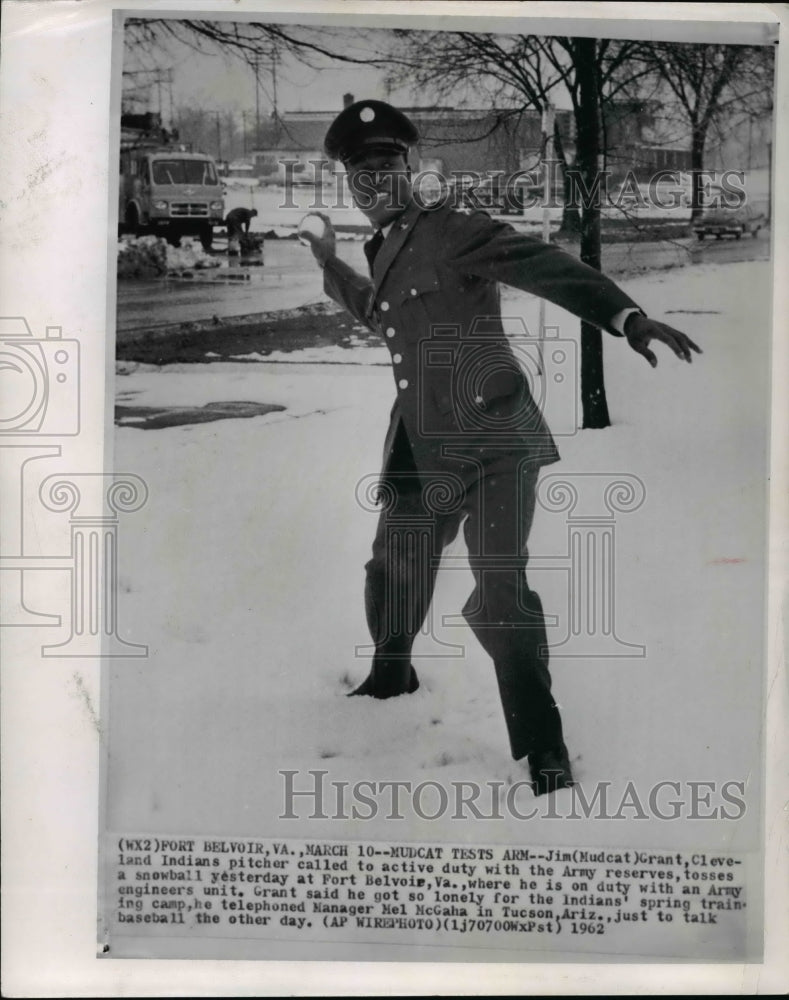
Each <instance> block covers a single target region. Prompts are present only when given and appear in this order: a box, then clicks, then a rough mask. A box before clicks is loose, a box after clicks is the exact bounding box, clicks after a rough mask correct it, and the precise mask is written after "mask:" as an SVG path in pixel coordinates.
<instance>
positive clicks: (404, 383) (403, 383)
mask: <svg viewBox="0 0 789 1000" xmlns="http://www.w3.org/2000/svg"><path fill="white" fill-rule="evenodd" d="M397 384H398V385H399V386H400V388H401V389H407V388H408V379H407V378H401V379H400V381H399V382H398V383H397Z"/></svg>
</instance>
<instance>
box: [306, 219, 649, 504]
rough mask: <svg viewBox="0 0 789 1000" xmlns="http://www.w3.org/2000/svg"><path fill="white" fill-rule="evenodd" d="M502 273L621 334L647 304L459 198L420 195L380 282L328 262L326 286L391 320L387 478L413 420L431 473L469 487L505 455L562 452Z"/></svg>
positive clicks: (392, 240) (389, 250)
mask: <svg viewBox="0 0 789 1000" xmlns="http://www.w3.org/2000/svg"><path fill="white" fill-rule="evenodd" d="M500 282H501V283H504V284H507V285H512V286H513V287H515V288H519V289H522V290H523V291H526V292H531V293H532V294H534V295H538V296H542V297H543V298H545V299H548V300H549V301H551V302H554V303H556V304H557V305H559V306H561V307H562V308H564V309H567V310H568V311H569V312H572V313H574V314H575V315H577V316H580V317H581V318H582V319H585V320H587V321H589V322H591V323H594V324H596V325H598V326H600V327H603V328H604V329H608V330H609V332H611V333H614V334H615V335H617V336H619V335H620V334H618V333H617V331H615V330H613V329H612V328H611V327H610V321H611V319H612V318H613V317H614V316H615V315H616V314H617V313H619V312H621V310H623V309H627V308H636V309H637V308H638V306H637V305H636V303H634V302H633V301H632V299H630V298H629V297H628V296H627V295H625V293H624V292H622V291H621V289H619V288H618V287H617V286H616V285H615V284H614V283H613V282H612V281H611V280H610V279H608V278H606V277H605V276H604V275H602V274H601V273H600V272H599V271H596V270H595V269H593V268H591V267H588V266H587V265H585V264H582V263H581V262H579V261H578V260H576V259H575V258H573V257H571V256H570V255H569V254H567V253H565V252H564V251H562V250H560V249H559V248H558V247H556V246H554V245H552V244H548V243H545V242H544V241H542V240H539V239H536V238H534V237H531V236H526V235H522V234H520V233H518V232H517V231H516V230H515V229H514V228H513V227H512V226H510V225H509V224H507V223H503V222H497V221H495V220H493V219H492V218H491V217H490V216H489V215H488V214H487V213H485V212H474V213H471V214H467V213H464V212H461V211H456V210H454V209H451V208H449V207H447V206H442V207H438V208H423V207H420V206H419V205H418V204H417V203H416V202H412V203H411V204H410V206H409V207H408V208H407V209H406V211H405V212H404V213H403V215H401V216H400V217H399V218H398V219H396V220H395V222H394V223H393V225H392V228H391V229H390V231H389V233H388V235H387V237H386V239H385V241H384V243H383V245H382V246H381V249H380V250H379V251H378V254H377V256H376V257H375V260H374V263H373V275H372V280H371V279H370V278H368V277H366V276H363V275H360V274H359V273H358V272H356V271H355V270H354V269H353V268H351V267H350V266H349V265H348V264H346V263H345V262H343V261H341V260H339V259H338V258H336V257H333V258H331V259H330V260H329V261H327V263H326V265H325V268H324V289H325V291H326V293H327V294H328V295H329V296H330V297H331V298H332V299H334V300H335V301H336V302H337V303H338V304H340V305H342V306H343V307H344V308H346V309H347V310H348V311H349V312H350V313H351V314H352V315H353V316H354V317H355V318H356V319H357V320H358V321H360V322H362V323H364V324H365V325H367V326H368V327H369V328H370V329H376V330H379V331H380V332H381V334H382V336H383V338H384V342H385V343H386V346H387V347H388V348H389V351H390V354H391V358H392V371H393V375H394V380H395V386H396V389H397V399H396V402H395V405H394V408H393V410H392V416H391V422H390V426H389V432H388V434H387V439H386V443H385V447H384V465H383V478H384V479H385V478H386V476H387V474H388V473H392V472H395V471H398V470H397V469H394V468H393V467H392V462H393V459H392V456H393V453H394V445H395V441H396V439H397V437H398V432H399V431H400V430H401V422H402V429H404V430H405V433H406V435H407V438H408V441H409V443H410V446H411V452H412V455H413V459H414V463H415V465H416V469H417V471H418V474H419V478H420V479H421V480H422V481H423V482H424V483H426V482H427V481H429V480H430V478H431V477H432V476H435V475H438V476H440V477H442V478H443V477H445V476H446V475H447V474H449V475H450V476H452V477H458V478H459V479H460V480H461V481H462V482H463V484H464V485H469V484H470V483H471V482H472V481H474V480H475V479H476V478H478V477H479V476H480V475H481V474H484V473H483V471H482V470H483V469H486V468H487V469H491V468H493V467H495V468H500V467H501V464H502V462H503V463H504V464H505V465H509V466H510V467H511V466H512V464H513V462H516V463H518V462H521V461H524V460H525V461H527V462H529V463H533V464H535V465H545V464H548V463H550V462H555V461H557V460H558V458H559V455H558V452H557V450H556V445H555V443H554V441H553V437H552V435H551V433H550V431H549V429H548V427H547V425H546V423H545V421H544V420H543V417H542V415H541V412H540V406H539V398H538V400H535V398H534V394H533V393H532V392H531V389H530V384H529V379H528V378H527V376H526V375H525V374H524V370H523V365H522V364H519V363H518V357H517V356H521V360H522V361H523V358H524V357H525V356H526V354H529V352H531V355H533V354H534V351H535V349H536V341H535V340H532V341H530V342H529V341H528V340H527V339H526V338H516V339H515V341H514V346H515V349H514V350H513V346H512V344H511V341H510V339H509V338H508V337H507V336H506V335H505V333H504V330H503V324H502V318H501V310H500V302H499V288H498V284H499V283H500ZM528 360H529V359H528V357H526V361H528ZM526 367H527V369H528V365H527V366H526ZM567 374H568V377H573V378H574V377H575V373H567ZM548 389H549V390H550V386H548Z"/></svg>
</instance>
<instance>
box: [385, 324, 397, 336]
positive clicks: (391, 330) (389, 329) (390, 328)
mask: <svg viewBox="0 0 789 1000" xmlns="http://www.w3.org/2000/svg"><path fill="white" fill-rule="evenodd" d="M394 335H395V332H394V327H393V326H388V327H387V328H386V336H387V337H394Z"/></svg>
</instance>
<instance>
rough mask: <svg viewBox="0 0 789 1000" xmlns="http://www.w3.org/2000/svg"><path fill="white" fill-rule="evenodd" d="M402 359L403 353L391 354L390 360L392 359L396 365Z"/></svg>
mask: <svg viewBox="0 0 789 1000" xmlns="http://www.w3.org/2000/svg"><path fill="white" fill-rule="evenodd" d="M402 360H403V355H402V354H394V355H393V356H392V361H394V363H395V364H396V365H399V364H400V362H401V361H402Z"/></svg>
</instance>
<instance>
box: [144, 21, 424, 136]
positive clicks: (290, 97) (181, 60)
mask: <svg viewBox="0 0 789 1000" xmlns="http://www.w3.org/2000/svg"><path fill="white" fill-rule="evenodd" d="M382 34H383V33H382ZM325 43H326V44H327V45H328V44H330V39H329V38H328V37H326V38H325ZM318 63H319V65H318ZM141 68H145V69H146V70H148V69H154V68H158V69H161V70H168V69H172V101H173V105H174V107H175V108H176V109H177V108H179V107H187V106H191V107H202V108H205V109H210V110H216V111H225V110H235V111H238V112H239V113H240V112H241V111H242V110H243V111H245V112H248V113H251V114H254V112H255V74H254V72H253V70H252V69H251V68H250V67H249V66H247V65H246V64H245V63H244V62H243V61H242V60H240V59H238V58H234V57H230V56H226V55H222V54H220V53H218V52H216V53H212V52H210V51H209V50H208V49H206V51H205V52H204V53H196V52H194V51H193V50H192V49H191V48H189V47H188V46H186V45H184V44H180V43H178V42H174V41H170V42H168V43H167V51H159V52H157V53H155V54H147V53H146V54H140V53H137V52H135V53H134V54H133V55H132V56H131V57H129V55H128V53H127V57H126V60H125V62H124V71H127V70H129V69H133V70H135V71H138V70H139V69H141ZM152 78H153V76H148V77H145V76H140V77H138V79H139V80H140V81H141V82H143V81H145V80H146V79H152ZM127 79H128V78H127ZM345 93H352V94H353V95H354V96H355V98H356V99H357V100H361V99H362V98H365V97H366V98H377V99H380V100H383V99H387V98H388V99H390V100H392V101H393V102H395V103H397V102H399V103H401V104H406V105H414V104H422V105H423V104H430V103H431V96H430V95H429V94H427V93H426V92H425V90H424V89H423V90H422V91H421V92H420V93H419V94H415V93H413V92H411V90H410V89H392V90H390V91H387V88H386V84H385V80H384V75H383V73H382V71H380V70H378V69H377V68H376V67H374V66H363V65H356V64H354V65H352V66H349V65H348V64H347V63H343V62H341V61H339V60H329V59H325V58H322V57H316V65H315V66H307V65H305V64H304V63H302V62H300V61H298V60H296V59H294V58H293V57H291V56H289V55H287V54H284V55H283V56H282V59H281V62H280V63H279V65H278V69H277V105H278V110H279V112H280V113H282V112H287V111H334V110H336V111H340V110H342V106H343V101H342V98H343V94H345ZM159 97H160V94H159V88H157V87H156V86H155V85H154V86H153V87H152V88H151V90H150V93H149V94H145V93H143V95H142V98H143V102H145V101H146V100H147V101H148V107H147V110H152V111H158V110H160V107H159ZM161 102H162V107H161V110H162V111H163V114H164V117H165V119H166V118H167V117H169V103H170V102H169V92H168V88H167V86H166V85H162V87H161ZM141 110H146V109H141ZM272 110H273V79H272V71H271V69H270V68H269V67H263V66H261V69H260V114H261V118H262V117H264V116H266V115H268V114H270V113H271V111H272Z"/></svg>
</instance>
